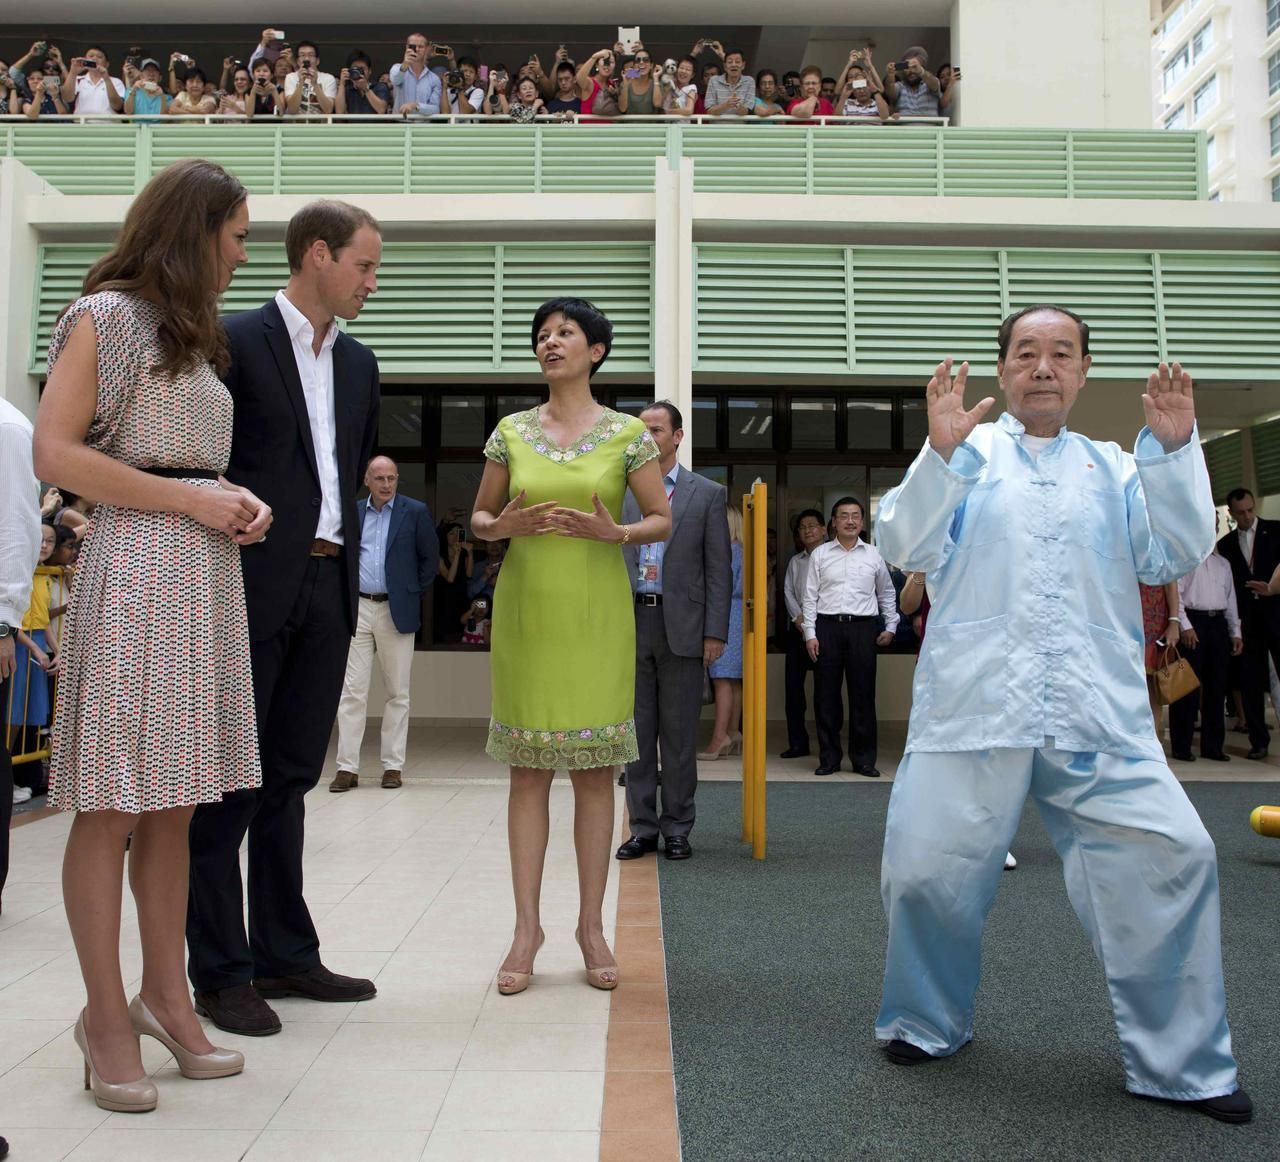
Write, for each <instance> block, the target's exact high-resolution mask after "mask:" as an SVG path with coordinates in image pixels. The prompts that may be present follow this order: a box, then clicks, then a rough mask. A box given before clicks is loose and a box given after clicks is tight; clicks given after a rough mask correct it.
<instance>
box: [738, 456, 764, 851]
mask: <svg viewBox="0 0 1280 1162" xmlns="http://www.w3.org/2000/svg"><path fill="white" fill-rule="evenodd" d="M751 498H752V504H751V507H752V514H751V515H752V521H753V524H754V535H753V537H752V540H753V542H754V548H755V552H754V554H753V555H752V557H751V571H752V573H753V575H754V576H753V580H752V585H751V589H752V592H753V593H754V594H755V600H754V602H753V603H752V610H751V622H752V642H751V647H752V653H753V662H754V664H753V665H752V667H751V668H752V671H753V673H754V674H755V681H754V683H753V684H752V696H753V697H752V702H751V716H752V718H753V719H754V720H755V729H754V730H753V731H752V733H751V743H752V755H751V773H752V776H753V782H754V787H753V790H752V793H751V806H752V815H751V855H752V857H753V858H755V859H764V857H765V807H766V796H765V731H766V729H767V726H768V723H767V722H766V720H765V713H766V709H767V706H768V692H769V688H768V675H767V673H766V671H765V647H766V644H767V643H768V640H769V602H768V599H767V596H766V594H767V593H768V585H769V578H768V571H767V566H768V562H767V560H766V554H767V552H768V537H769V528H768V525H769V486H768V485H767V484H765V483H764V482H763V481H761V480H757V481H756V482H755V484H754V486H753V487H752V489H751ZM743 612H744V615H745V612H746V611H745V610H744V611H743ZM745 622H746V618H745V616H744V618H743V623H744V624H745ZM743 750H744V751H745V750H746V747H743ZM744 765H745V760H744Z"/></svg>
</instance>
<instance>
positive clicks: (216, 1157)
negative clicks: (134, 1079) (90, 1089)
mask: <svg viewBox="0 0 1280 1162" xmlns="http://www.w3.org/2000/svg"><path fill="white" fill-rule="evenodd" d="M139 1116H140V1117H150V1115H149V1114H141V1115H139ZM257 1136H258V1135H257V1131H255V1130H148V1131H147V1133H145V1134H135V1133H133V1132H132V1131H131V1130H121V1129H117V1128H116V1127H114V1126H110V1125H107V1126H103V1127H102V1128H100V1129H97V1130H94V1132H93V1133H92V1134H90V1135H89V1136H88V1137H87V1138H86V1139H85V1140H84V1141H83V1142H82V1143H81V1144H80V1145H79V1146H78V1147H77V1148H76V1149H74V1150H72V1151H71V1153H70V1154H68V1155H67V1157H68V1159H70V1162H125V1160H126V1159H127V1160H128V1162H175V1160H176V1159H181V1160H182V1162H238V1160H239V1159H240V1158H243V1157H244V1153H245V1151H246V1150H247V1149H248V1148H249V1147H250V1146H251V1145H252V1144H253V1140H254V1138H256V1137H257ZM14 1162H22V1160H21V1159H20V1158H19V1157H17V1156H16V1155H15V1157H14Z"/></svg>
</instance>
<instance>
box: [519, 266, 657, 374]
mask: <svg viewBox="0 0 1280 1162" xmlns="http://www.w3.org/2000/svg"><path fill="white" fill-rule="evenodd" d="M501 251H502V254H501V261H502V296H501V303H500V310H501V320H502V336H501V343H500V345H499V353H500V355H501V359H502V365H503V367H504V368H506V369H508V370H511V371H533V370H536V364H535V363H534V361H533V351H532V348H531V347H530V344H529V325H530V324H531V323H532V322H533V312H534V311H535V310H537V309H538V307H540V306H541V305H542V304H543V303H544V302H546V301H547V300H548V299H550V298H555V297H558V296H560V295H572V296H573V297H575V298H584V299H590V300H591V301H592V302H593V303H595V305H596V306H598V307H599V308H600V309H601V310H602V311H604V313H605V314H606V315H608V316H609V320H610V322H612V323H613V350H612V352H611V353H610V355H609V362H608V364H607V365H606V366H607V367H608V369H609V370H610V371H642V370H644V371H647V370H649V369H651V368H652V367H653V344H652V335H653V273H652V272H653V251H652V248H651V247H650V246H648V245H647V244H645V245H633V244H619V245H613V246H593V247H573V248H572V249H568V248H565V249H560V248H556V249H550V250H549V249H547V248H546V247H543V246H535V245H523V246H522V245H512V244H510V243H508V244H507V245H505V246H503V247H502V248H501Z"/></svg>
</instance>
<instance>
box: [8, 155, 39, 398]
mask: <svg viewBox="0 0 1280 1162" xmlns="http://www.w3.org/2000/svg"><path fill="white" fill-rule="evenodd" d="M43 189H44V182H43V180H42V179H41V178H39V177H37V176H36V174H35V173H33V172H32V171H31V170H29V169H28V168H27V167H26V166H25V165H23V164H22V162H20V161H15V160H14V159H13V158H11V157H10V158H0V396H3V397H4V398H5V399H7V400H8V401H9V402H10V403H11V404H13V405H14V406H15V407H16V408H18V409H19V410H20V411H22V412H23V413H25V414H26V415H27V416H29V417H30V418H32V419H34V418H35V414H36V405H37V404H38V403H39V402H40V392H39V380H38V379H37V378H36V377H35V376H33V375H28V374H27V362H28V360H29V359H30V357H31V331H32V326H33V317H34V315H35V308H36V302H35V296H36V282H37V276H38V271H37V263H38V261H39V255H40V236H39V234H38V233H37V232H36V230H35V229H34V227H32V226H31V225H30V224H29V223H28V222H27V214H26V206H27V199H28V198H29V197H33V196H36V195H38V194H40V193H41V192H42V190H43ZM37 354H38V356H40V357H41V358H43V356H44V352H38V353H37Z"/></svg>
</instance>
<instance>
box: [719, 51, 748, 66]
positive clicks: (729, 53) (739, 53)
mask: <svg viewBox="0 0 1280 1162" xmlns="http://www.w3.org/2000/svg"><path fill="white" fill-rule="evenodd" d="M731 56H740V57H741V58H742V63H743V64H744V65H745V64H746V63H747V54H746V53H745V52H743V51H742V49H740V48H727V49H725V50H724V59H725V60H728V59H729V58H730V57H731Z"/></svg>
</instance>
